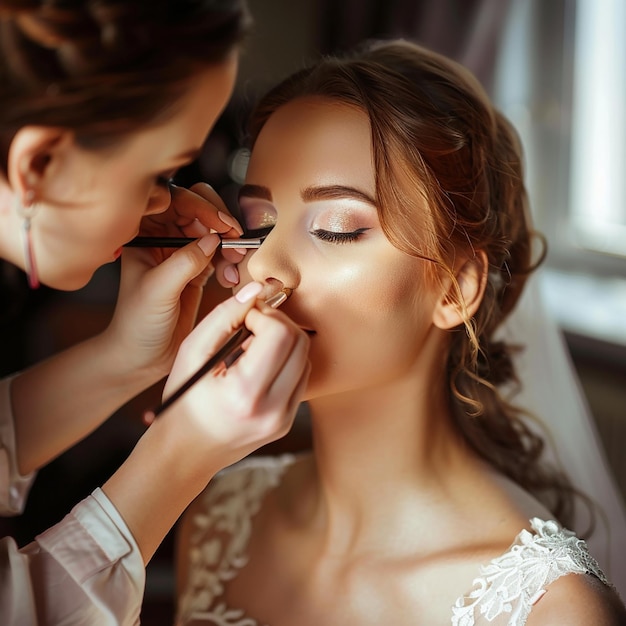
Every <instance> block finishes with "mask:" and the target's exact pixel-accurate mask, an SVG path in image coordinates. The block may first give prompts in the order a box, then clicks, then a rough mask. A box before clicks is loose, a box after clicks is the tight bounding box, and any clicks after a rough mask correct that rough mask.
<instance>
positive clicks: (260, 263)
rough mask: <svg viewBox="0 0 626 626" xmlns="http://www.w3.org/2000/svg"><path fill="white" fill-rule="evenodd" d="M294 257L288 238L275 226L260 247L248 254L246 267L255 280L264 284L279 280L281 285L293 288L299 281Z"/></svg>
mask: <svg viewBox="0 0 626 626" xmlns="http://www.w3.org/2000/svg"><path fill="white" fill-rule="evenodd" d="M295 258H296V257H295V256H294V251H293V250H292V244H291V243H290V241H289V238H288V237H286V236H284V235H281V233H280V231H279V230H278V227H277V226H275V227H274V228H273V229H272V230H271V231H270V233H269V234H268V235H267V237H266V238H265V240H264V241H263V243H262V244H261V247H260V248H258V249H257V250H255V251H254V252H253V253H252V254H250V257H249V259H248V261H247V268H246V269H247V271H248V273H249V274H250V277H251V278H252V279H253V280H255V281H258V282H261V283H265V284H276V281H279V282H280V283H282V286H284V287H290V288H291V289H295V288H296V287H297V286H298V284H299V283H300V273H299V271H298V268H297V265H296V263H295V262H294V261H295Z"/></svg>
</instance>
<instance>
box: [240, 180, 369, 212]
mask: <svg viewBox="0 0 626 626" xmlns="http://www.w3.org/2000/svg"><path fill="white" fill-rule="evenodd" d="M300 197H301V198H302V200H303V201H304V202H315V201H317V200H340V199H343V198H349V199H353V200H358V201H359V202H365V203H366V204H370V205H372V206H373V207H376V200H375V199H374V198H372V197H371V196H370V195H369V194H367V193H365V192H364V191H361V190H360V189H356V188H355V187H348V186H346V185H312V186H310V187H305V188H304V189H302V191H300ZM241 198H259V199H261V200H267V201H268V202H272V192H271V191H270V190H269V188H268V187H264V186H263V185H242V186H241V188H240V189H239V199H241Z"/></svg>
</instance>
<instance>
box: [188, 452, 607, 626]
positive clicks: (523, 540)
mask: <svg viewBox="0 0 626 626" xmlns="http://www.w3.org/2000/svg"><path fill="white" fill-rule="evenodd" d="M294 460H295V457H293V456H292V455H283V456H280V457H252V458H250V459H248V460H246V461H244V462H242V463H239V464H238V465H237V466H235V467H233V468H231V469H228V470H226V471H225V472H223V473H222V474H221V475H220V476H219V477H218V478H217V479H215V480H214V481H213V482H212V483H211V487H210V489H208V490H206V491H205V492H204V494H203V495H202V496H201V498H202V510H201V512H199V513H197V514H196V515H195V517H194V518H193V529H192V531H191V535H190V546H191V548H190V550H191V553H190V559H189V560H190V565H189V576H188V581H187V587H186V589H185V592H184V594H183V595H182V597H181V598H180V603H179V616H178V623H179V624H181V625H184V624H188V623H190V622H193V624H203V625H206V626H262V625H261V624H259V623H258V622H257V621H256V620H255V619H253V618H252V617H250V616H248V615H246V614H245V612H244V611H243V610H241V609H237V608H235V607H229V606H227V605H226V604H225V603H224V601H223V600H222V598H223V596H224V587H225V585H226V584H227V583H228V581H230V580H232V579H233V578H234V577H235V576H237V572H238V571H239V569H240V568H242V567H243V566H244V565H245V564H246V562H247V555H246V550H247V545H248V541H249V539H250V533H251V529H252V518H253V516H254V515H255V514H256V513H257V512H258V511H259V509H260V507H261V504H262V501H263V498H264V496H265V494H266V493H267V491H268V490H270V489H272V488H273V487H275V486H277V485H278V484H279V483H280V480H281V478H282V476H283V473H284V472H285V470H286V468H287V467H288V466H289V465H291V464H292V463H293V461H294ZM530 523H531V527H532V530H533V532H529V531H527V530H523V531H522V532H521V533H520V534H519V535H518V536H517V537H516V539H515V541H514V542H513V544H512V545H511V547H510V548H509V550H508V551H507V552H506V553H505V554H503V555H502V556H500V557H498V558H495V559H493V560H492V561H491V562H490V563H489V564H488V565H486V566H483V567H482V568H481V570H480V575H479V576H478V577H477V578H476V579H475V580H474V587H473V589H472V590H471V591H470V592H469V593H467V594H465V595H463V596H461V597H460V598H459V599H458V600H457V601H456V603H455V604H454V606H453V607H450V613H451V615H450V620H451V624H452V625H453V626H474V625H475V624H480V623H483V624H485V623H495V622H497V624H498V625H500V624H502V625H506V626H523V624H525V623H526V619H527V617H528V615H529V613H530V611H531V609H532V606H533V604H535V602H537V600H539V598H540V597H541V596H542V595H543V594H544V593H545V592H546V587H547V586H548V585H549V584H550V583H551V582H553V581H555V580H556V579H557V578H559V577H560V576H564V575H565V574H571V573H576V574H584V573H590V574H593V575H594V576H596V577H597V578H599V579H600V580H601V581H603V582H604V583H605V584H607V585H608V584H609V583H608V581H607V580H606V577H605V576H604V574H603V573H602V572H601V571H600V568H599V566H598V564H597V562H596V561H595V560H594V559H593V558H592V557H591V556H590V555H589V552H588V551H587V546H586V544H585V542H584V541H583V540H582V539H578V538H577V537H576V536H575V535H574V533H572V532H570V531H569V530H565V529H563V528H562V527H561V526H560V525H559V524H558V523H557V522H554V521H543V520H540V519H538V518H533V519H532V520H530ZM209 536H211V538H210V539H209V538H208V537H209ZM217 537H219V538H217ZM222 538H223V539H222Z"/></svg>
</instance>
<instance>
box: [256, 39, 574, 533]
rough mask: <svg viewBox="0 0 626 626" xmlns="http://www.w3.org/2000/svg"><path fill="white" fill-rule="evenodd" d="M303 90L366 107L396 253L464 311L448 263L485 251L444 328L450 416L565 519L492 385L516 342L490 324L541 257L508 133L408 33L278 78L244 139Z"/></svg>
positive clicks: (459, 72) (507, 375) (486, 454)
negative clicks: (474, 295) (483, 262)
mask: <svg viewBox="0 0 626 626" xmlns="http://www.w3.org/2000/svg"><path fill="white" fill-rule="evenodd" d="M301 96H321V97H324V98H329V99H331V100H332V101H335V102H341V103H344V104H347V105H350V106H355V107H358V108H359V109H361V110H364V111H365V112H367V114H368V116H369V119H370V123H371V132H372V146H373V155H374V165H375V171H376V193H377V201H378V211H379V216H380V220H381V224H382V228H383V230H384V232H385V234H386V235H387V237H388V239H389V240H390V241H391V242H392V243H393V244H394V245H395V246H396V247H398V248H399V249H401V250H403V251H405V252H407V253H409V254H412V255H414V256H419V257H425V258H427V259H430V260H431V261H433V263H430V264H429V265H430V270H428V271H429V274H432V276H433V277H437V276H438V277H439V278H441V277H442V276H448V277H449V278H452V280H453V284H455V285H456V287H457V289H456V293H457V295H456V298H457V300H458V305H459V308H460V310H462V311H463V310H464V307H463V305H462V303H461V302H460V295H459V294H460V292H459V290H458V284H457V283H456V280H455V279H454V272H453V269H452V265H453V262H454V261H455V259H457V258H459V256H461V257H464V258H468V259H472V258H478V257H475V251H477V250H480V251H483V252H484V253H485V254H486V256H487V260H488V284H487V288H486V292H485V294H484V297H483V299H482V302H481V305H480V308H479V309H478V311H477V313H476V314H475V315H474V317H473V318H471V319H466V320H465V323H464V326H465V328H463V327H461V328H459V329H455V331H454V332H452V333H451V334H450V344H449V355H448V360H447V373H448V380H449V398H450V405H451V407H452V413H453V416H454V419H455V422H456V425H457V427H458V428H459V430H460V431H461V432H462V434H463V436H464V437H465V439H466V440H467V442H468V443H469V444H470V445H471V446H472V447H473V448H474V449H475V450H476V452H477V453H478V454H480V455H481V456H482V457H483V458H485V459H486V460H487V461H489V462H490V463H491V464H492V465H494V466H495V467H496V468H498V469H499V470H501V471H502V472H503V473H505V474H506V475H507V476H509V477H511V478H512V479H513V480H515V481H516V482H517V483H518V484H520V485H521V486H523V487H524V488H526V489H528V490H529V491H531V492H533V493H535V494H536V495H537V496H538V497H540V498H541V499H542V500H543V501H544V502H546V504H548V506H549V507H550V508H551V509H552V512H553V513H554V514H555V515H556V516H557V518H559V519H561V521H562V522H563V523H565V524H568V523H569V522H570V521H571V516H572V514H573V503H574V498H573V495H574V491H573V489H572V488H571V487H570V485H569V484H568V482H567V481H566V479H565V478H564V477H563V476H562V475H561V474H560V473H559V472H558V471H556V470H554V469H552V468H550V467H548V466H545V465H544V464H543V463H542V462H541V460H540V456H541V453H542V450H543V447H544V442H543V440H542V438H541V437H540V436H538V435H537V434H536V433H535V432H534V431H533V430H531V429H530V428H529V427H528V426H527V425H526V423H525V421H524V420H523V419H522V416H523V415H524V411H523V410H522V409H520V408H518V407H516V406H515V405H513V404H512V403H511V402H510V401H508V400H507V399H506V398H505V397H504V395H503V393H501V392H500V391H499V388H500V387H503V386H505V385H506V386H508V387H510V386H511V385H517V384H518V379H517V376H516V372H515V367H514V364H513V361H512V358H511V357H512V355H513V352H514V350H515V347H513V346H509V345H507V344H505V343H504V342H503V341H497V340H495V339H494V331H495V330H496V329H497V327H498V326H499V325H500V324H501V323H502V321H503V320H504V319H505V318H506V317H507V315H508V314H509V313H510V312H511V310H512V309H513V308H514V307H515V305H516V303H517V301H518V299H519V297H520V294H521V292H522V290H523V287H524V284H525V282H526V279H527V278H528V276H529V274H530V273H531V272H532V271H533V270H534V269H535V267H536V266H537V265H538V264H539V262H540V261H541V254H539V255H538V257H539V258H533V240H538V241H540V242H541V243H543V238H542V237H541V236H540V235H538V234H537V233H535V232H534V231H533V229H532V226H531V220H530V215H529V210H528V202H527V194H526V190H525V187H524V182H523V171H522V153H521V148H520V144H519V141H518V137H517V135H516V133H515V131H514V129H513V128H512V126H511V125H510V123H509V122H508V121H507V120H506V119H505V118H504V117H503V116H502V115H501V114H500V113H499V112H498V111H497V110H496V109H495V108H494V106H493V105H492V103H491V102H490V100H489V98H488V97H487V95H486V94H485V92H484V90H483V89H482V87H481V86H480V85H479V84H478V82H477V80H476V79H475V78H474V77H473V75H471V73H470V72H468V71H467V70H466V69H464V68H463V67H462V66H460V65H459V64H457V63H455V62H453V61H451V60H449V59H447V58H445V57H443V56H441V55H439V54H436V53H434V52H432V51H429V50H426V49H424V48H422V47H420V46H417V45H415V44H412V43H410V42H407V41H390V42H372V43H368V44H367V45H365V46H364V47H363V48H362V49H360V50H357V51H356V52H354V53H352V54H350V55H349V56H346V57H342V58H332V57H330V58H324V59H322V60H320V61H318V62H317V63H315V64H313V65H312V66H311V67H309V68H307V69H304V70H302V71H300V72H298V73H296V74H295V75H293V76H292V77H290V78H288V79H286V80H285V81H284V82H283V83H282V84H279V85H278V86H277V87H275V88H274V89H273V90H271V91H270V92H269V93H268V94H267V95H266V96H265V97H264V98H262V100H261V102H260V103H259V104H258V106H257V107H256V109H255V111H254V112H253V114H252V117H251V120H250V126H249V133H250V141H251V143H252V144H253V142H254V140H255V138H256V137H257V136H258V133H259V132H260V130H261V128H262V127H263V125H264V123H265V122H266V121H267V119H268V118H269V116H270V115H271V114H272V113H273V112H274V111H275V110H276V109H278V108H279V107H280V106H281V105H283V104H285V103H287V102H289V101H291V100H293V99H295V98H298V97H301ZM543 249H544V246H542V247H541V250H543Z"/></svg>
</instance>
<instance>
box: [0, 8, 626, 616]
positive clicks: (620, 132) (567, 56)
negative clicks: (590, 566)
mask: <svg viewBox="0 0 626 626" xmlns="http://www.w3.org/2000/svg"><path fill="white" fill-rule="evenodd" d="M249 5H250V8H251V12H252V14H253V16H254V18H255V24H256V25H255V29H254V32H253V35H252V37H251V39H250V40H249V42H248V43H247V44H246V47H245V50H244V53H243V57H242V63H241V70H240V75H239V80H238V84H237V88H236V92H235V95H234V97H233V100H232V102H231V104H230V105H229V107H228V108H227V110H226V111H225V112H224V114H223V116H222V117H221V119H220V120H219V121H218V123H217V125H216V127H215V129H214V131H213V132H212V133H211V135H210V137H209V138H208V139H207V142H206V146H205V150H204V152H203V155H202V156H201V158H200V159H198V161H197V162H195V163H193V164H192V165H191V166H189V167H188V168H185V170H183V171H181V172H180V173H179V174H178V176H177V182H178V183H180V184H192V183H194V182H197V181H198V180H205V181H207V182H209V183H210V184H212V185H213V186H214V187H215V188H216V189H217V190H218V191H219V192H220V193H221V194H222V195H223V197H224V198H225V199H227V201H228V200H229V199H230V198H232V197H233V192H234V190H235V189H236V186H237V184H238V183H240V182H241V176H242V173H243V171H245V159H243V158H242V153H241V151H240V149H239V148H240V138H241V136H242V134H241V129H242V125H243V121H244V119H245V114H246V112H247V111H248V110H249V108H250V106H251V105H252V104H253V103H254V100H255V98H256V97H257V96H258V95H259V94H260V93H261V92H263V91H264V90H266V89H267V88H268V87H270V86H271V85H272V84H274V83H275V82H276V81H278V80H279V79H281V78H282V77H284V76H285V75H287V74H289V73H291V72H292V71H294V70H296V69H298V68H299V67H301V66H302V65H303V64H304V63H306V62H307V61H308V60H311V59H314V58H315V57H316V56H317V55H319V54H320V53H329V52H337V51H341V50H344V49H347V48H350V47H351V46H353V45H355V44H357V43H358V42H360V41H362V40H363V39H366V38H372V37H405V38H407V39H412V40H414V41H417V42H419V43H421V44H423V45H426V46H429V47H431V48H433V49H435V50H438V51H440V52H442V53H444V54H447V55H448V56H451V57H453V58H455V59H456V60H458V61H460V62H461V63H463V64H464V65H466V66H467V67H468V68H469V69H470V70H472V71H473V72H474V73H475V74H476V75H477V77H478V78H479V80H480V81H481V82H482V84H483V85H484V87H485V88H486V89H487V91H488V92H489V93H490V94H491V95H492V97H493V98H494V99H495V101H496V102H497V103H498V105H499V107H500V108H501V109H502V110H503V111H504V113H505V114H506V115H508V117H509V118H510V119H511V120H512V121H513V123H514V124H515V126H516V128H517V129H518V132H519V133H520V135H521V137H522V141H523V143H524V146H525V149H526V158H527V183H528V187H529V191H530V196H531V201H532V207H533V213H534V217H535V222H536V225H537V226H538V228H539V229H540V230H541V231H543V232H544V234H545V235H546V236H547V239H548V242H549V253H548V257H547V261H546V263H545V266H544V268H543V270H542V271H541V273H540V278H539V281H540V288H541V292H542V294H543V297H544V299H545V302H546V305H547V307H548V309H549V311H550V313H551V314H552V315H553V316H554V317H555V319H556V321H557V322H558V324H559V326H560V327H561V328H562V330H563V333H564V336H565V340H566V343H567V348H568V351H569V354H570V355H571V358H572V362H573V363H574V366H575V368H576V370H577V372H578V375H579V377H580V382H581V385H582V389H583V391H584V395H585V397H586V399H587V402H588V404H589V407H590V409H591V411H592V413H593V416H594V418H595V421H596V424H597V427H598V432H599V435H600V438H601V442H602V445H603V446H604V448H605V451H606V454H607V458H608V461H609V464H610V466H611V468H612V470H613V473H614V475H615V478H616V481H617V483H618V486H619V488H620V489H621V491H622V493H623V494H626V455H624V453H623V449H624V442H625V441H626V115H625V111H626V2H623V0H317V1H315V0H249ZM0 272H1V274H0V298H2V301H3V302H2V307H1V308H0V310H1V311H2V318H1V319H0V337H1V341H2V350H1V355H0V374H1V375H4V374H8V373H10V372H13V371H16V370H18V369H20V368H23V367H26V366H28V365H29V364H30V363H33V362H35V361H38V360H40V359H41V358H43V357H45V356H47V355H48V354H51V353H53V352H56V351H58V350H60V349H62V348H64V347H66V346H69V345H71V344H72V343H75V342H77V341H79V340H81V339H83V338H85V337H88V336H91V335H93V334H95V333H97V332H99V331H100V330H101V329H103V328H104V327H105V326H106V324H107V322H108V320H109V319H110V316H111V313H112V310H113V307H114V304H115V296H116V291H117V280H118V274H119V267H118V264H111V265H109V266H106V267H105V268H103V269H102V270H100V271H99V272H98V273H97V274H96V276H94V279H93V280H92V281H91V283H90V284H89V285H88V286H87V287H85V288H84V289H82V290H81V291H79V292H75V293H61V292H56V291H54V290H50V289H47V288H42V289H39V290H38V291H35V292H30V291H29V290H28V289H27V287H26V282H25V278H24V276H23V274H22V273H21V272H19V271H17V270H15V269H14V268H11V267H9V266H6V265H2V266H0ZM225 295H227V294H225V292H224V290H222V289H221V288H220V287H218V286H217V285H215V284H214V285H212V288H211V290H210V292H209V294H208V298H207V309H208V308H209V307H210V306H211V304H212V302H215V301H217V300H219V299H221V298H223V297H224V296H225ZM159 398H160V385H156V386H155V387H154V388H152V389H149V390H148V391H147V392H145V393H144V394H142V395H141V396H139V397H138V398H136V399H135V400H133V401H132V402H130V403H129V404H128V405H127V406H125V407H122V409H120V411H118V413H116V414H115V415H114V416H113V417H112V418H111V419H110V420H109V421H108V422H107V423H106V424H104V425H103V426H102V427H101V428H100V429H99V430H98V431H96V432H95V433H94V434H93V435H92V436H90V437H89V438H88V439H86V440H85V441H84V442H81V443H80V444H79V445H77V446H75V447H74V448H73V449H72V450H70V451H68V452H67V453H65V454H63V455H61V456H60V457H59V458H57V459H56V460H55V461H53V462H52V463H51V464H50V465H49V466H47V467H46V468H44V469H43V470H42V471H41V472H40V474H39V476H38V478H37V480H36V482H35V484H34V486H33V489H32V492H31V496H30V498H29V501H28V505H27V508H26V511H25V512H24V514H23V515H22V516H19V517H17V518H13V519H5V520H0V532H2V533H3V534H8V533H10V534H12V535H13V536H14V537H15V538H16V540H17V541H18V543H19V544H20V545H22V544H24V543H27V542H28V541H30V540H32V538H33V537H34V536H35V535H36V534H37V533H39V532H41V531H42V530H44V529H46V528H48V527H49V526H51V525H52V524H54V523H56V522H57V521H59V520H60V519H61V518H62V517H63V516H64V515H65V513H67V512H68V511H69V510H70V508H71V507H72V506H73V505H74V504H75V503H77V502H78V501H79V500H81V499H82V498H83V497H85V496H86V495H87V494H89V493H90V492H91V491H92V490H93V489H94V488H95V487H97V486H99V485H100V484H102V482H104V481H105V480H106V478H107V477H108V476H109V475H110V474H111V473H112V472H113V471H114V470H115V469H116V468H117V466H119V465H120V464H121V463H122V461H123V460H124V459H125V457H126V456H127V455H128V453H129V452H130V450H131V449H132V447H133V446H134V444H135V442H136V441H137V438H138V437H139V436H140V435H141V433H142V432H143V426H142V424H141V419H140V417H141V414H142V412H143V410H144V409H145V408H147V407H149V406H153V405H154V404H156V403H157V402H158V399H159ZM307 445H308V439H307V427H306V417H305V416H303V418H302V419H301V420H299V421H298V423H297V424H296V427H295V429H294V431H293V432H292V433H291V434H290V435H289V436H288V437H287V438H285V439H284V440H283V441H281V442H278V443H276V444H273V445H272V446H271V448H270V449H271V451H282V450H295V449H302V448H304V447H306V446H307ZM146 471H149V468H146ZM172 553H173V542H172V533H170V536H169V537H168V539H167V540H166V541H165V543H164V544H163V546H162V547H161V548H160V549H159V551H158V552H157V555H156V556H155V558H154V560H153V561H152V562H151V564H150V565H149V567H148V586H147V590H146V603H145V608H144V614H143V616H142V622H143V623H145V624H148V625H155V626H160V625H161V624H163V625H165V624H171V623H172V619H173V602H172V598H173V572H172V567H171V564H172Z"/></svg>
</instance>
